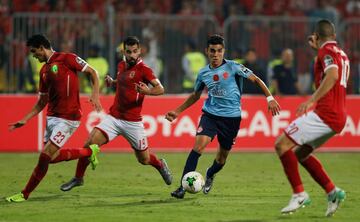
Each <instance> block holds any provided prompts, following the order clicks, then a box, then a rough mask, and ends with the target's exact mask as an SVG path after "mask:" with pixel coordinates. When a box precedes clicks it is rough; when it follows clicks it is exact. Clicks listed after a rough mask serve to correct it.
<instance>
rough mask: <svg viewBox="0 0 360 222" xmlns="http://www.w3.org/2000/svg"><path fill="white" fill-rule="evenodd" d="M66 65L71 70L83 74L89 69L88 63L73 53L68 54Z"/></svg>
mask: <svg viewBox="0 0 360 222" xmlns="http://www.w3.org/2000/svg"><path fill="white" fill-rule="evenodd" d="M65 63H66V65H67V66H68V67H69V68H70V69H72V70H76V71H80V72H83V71H84V70H85V69H86V67H88V63H87V62H86V61H85V60H83V59H82V58H80V57H79V56H77V55H75V54H72V53H68V54H66V57H65Z"/></svg>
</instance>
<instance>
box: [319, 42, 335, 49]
mask: <svg viewBox="0 0 360 222" xmlns="http://www.w3.org/2000/svg"><path fill="white" fill-rule="evenodd" d="M326 44H337V42H336V41H326V42H324V43H323V44H322V45H321V46H320V48H322V47H324V46H325V45H326Z"/></svg>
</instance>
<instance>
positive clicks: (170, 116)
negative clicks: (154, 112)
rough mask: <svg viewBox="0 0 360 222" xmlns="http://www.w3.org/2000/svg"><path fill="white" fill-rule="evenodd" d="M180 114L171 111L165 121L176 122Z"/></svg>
mask: <svg viewBox="0 0 360 222" xmlns="http://www.w3.org/2000/svg"><path fill="white" fill-rule="evenodd" d="M178 115H179V114H178V113H177V112H175V111H170V112H168V113H166V115H165V119H167V120H169V121H170V122H172V121H174V120H175V119H176V118H177V117H178Z"/></svg>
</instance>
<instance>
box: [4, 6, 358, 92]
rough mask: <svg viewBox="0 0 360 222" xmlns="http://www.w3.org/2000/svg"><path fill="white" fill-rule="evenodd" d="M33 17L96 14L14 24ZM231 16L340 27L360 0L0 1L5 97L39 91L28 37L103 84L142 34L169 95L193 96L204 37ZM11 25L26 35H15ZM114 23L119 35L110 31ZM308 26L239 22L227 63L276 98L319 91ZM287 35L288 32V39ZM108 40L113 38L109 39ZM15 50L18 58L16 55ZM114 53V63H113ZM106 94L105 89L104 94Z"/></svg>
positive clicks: (351, 45)
mask: <svg viewBox="0 0 360 222" xmlns="http://www.w3.org/2000/svg"><path fill="white" fill-rule="evenodd" d="M27 12H31V13H59V14H63V13H74V14H78V13H80V14H84V15H88V14H96V19H95V20H85V21H79V20H76V19H73V20H71V21H67V20H66V19H65V18H64V19H62V20H59V21H57V20H56V19H52V20H51V21H50V22H49V24H50V23H51V25H48V26H47V28H46V29H45V30H44V29H42V28H41V27H40V25H39V24H41V25H43V24H42V23H41V21H43V20H41V21H40V20H39V21H37V20H35V19H33V20H31V21H29V20H26V19H25V20H15V19H13V18H14V17H15V15H16V14H15V13H27ZM110 15H113V17H111V18H114V21H109V17H110ZM168 15H178V16H184V17H187V18H189V19H194V18H196V17H201V16H204V15H205V16H206V17H207V18H214V21H212V20H211V22H209V20H202V22H197V21H195V20H189V21H190V22H191V23H190V22H179V21H177V20H171V19H169V20H163V19H164V17H161V16H168ZM126 16H135V19H132V20H125V19H124V17H126ZM136 16H142V17H144V16H145V17H146V16H147V17H146V18H148V19H143V20H136ZM157 16H160V17H157ZM233 16H271V17H273V16H289V17H291V18H297V17H299V18H304V17H306V18H325V19H329V20H331V21H332V22H334V24H336V25H338V24H341V23H342V21H344V20H346V21H352V20H351V19H353V18H360V1H359V0H317V1H315V0H256V1H254V0H0V92H35V91H36V90H37V80H38V77H37V72H38V70H39V67H40V66H41V65H40V64H37V62H36V61H35V60H34V59H33V58H31V57H30V56H29V55H28V54H26V47H25V40H26V37H27V35H28V34H29V33H31V32H30V31H29V30H39V31H41V32H45V34H47V35H48V36H49V37H50V39H51V40H52V43H53V45H54V46H55V47H56V48H55V49H56V50H58V51H65V52H75V53H77V54H78V55H80V56H81V57H83V58H84V59H86V60H87V61H88V62H89V63H91V64H92V65H93V66H94V67H95V68H97V69H98V70H100V71H99V72H100V74H101V77H103V76H105V75H106V74H109V72H110V71H112V72H114V70H111V69H112V68H114V64H116V63H117V62H118V61H119V60H120V59H122V52H121V51H122V50H121V44H120V43H121V41H122V38H124V36H125V35H128V34H131V35H137V36H139V37H140V39H141V40H142V49H143V58H144V60H145V62H146V63H148V64H149V65H150V66H151V67H152V68H153V70H154V71H155V73H156V74H157V75H158V77H159V78H160V79H161V80H162V81H163V82H164V85H165V87H167V88H169V89H170V90H169V92H170V93H181V92H188V91H191V89H192V87H193V81H194V79H195V78H196V73H197V71H198V69H199V68H200V67H202V66H203V65H205V64H206V63H207V61H206V56H205V55H204V54H203V51H204V50H203V49H204V47H205V39H206V36H207V35H208V34H210V33H214V32H220V33H221V32H222V30H223V27H224V26H226V22H225V21H227V20H229V18H231V17H233ZM263 20H264V19H263ZM265 20H266V19H265ZM129 21H131V22H129ZM193 21H194V22H193ZM355 21H356V20H355ZM12 22H13V23H16V25H17V26H16V27H22V28H23V29H21V30H12V27H14V26H13V25H14V24H12ZM112 22H113V23H114V27H115V28H114V30H110V29H109V28H108V27H109V26H108V25H109V24H112ZM45 23H46V22H45ZM210 23H211V24H210ZM254 24H256V25H254ZM349 24H352V23H349ZM38 26H39V27H40V28H39V27H38ZM233 26H234V27H233ZM306 26H308V25H307V24H306V23H301V24H299V25H295V26H291V27H287V26H280V25H278V24H277V23H275V24H271V23H266V22H263V23H261V24H260V23H258V22H256V23H236V22H233V23H231V25H229V26H228V28H229V29H228V30H229V31H230V33H222V34H225V35H227V38H226V40H227V42H228V45H227V50H228V53H227V58H229V59H236V60H238V61H239V62H241V63H243V64H245V65H246V66H248V67H249V68H250V69H252V70H253V71H254V72H255V73H256V74H257V75H259V76H260V77H261V78H262V79H263V80H264V82H265V83H267V85H269V86H271V89H272V90H273V92H274V93H275V94H278V95H294V94H309V93H311V91H312V90H313V87H312V84H311V82H312V77H311V76H312V75H311V67H312V62H313V57H312V55H313V54H312V52H311V51H309V50H307V49H305V48H306V47H305V46H306V44H305V43H306V35H307V34H309V32H310V31H309V30H310V29H311V27H306ZM24 27H25V28H24ZM111 31H113V33H112V32H111ZM284 31H288V33H285V34H284ZM343 31H344V32H343V33H342V34H341V36H340V35H339V37H340V38H342V39H352V40H353V41H346V40H344V41H342V42H341V43H342V44H343V45H344V48H345V50H346V49H348V50H349V51H347V53H348V54H349V57H350V59H351V64H352V75H351V76H352V77H351V80H350V82H351V83H350V84H353V85H352V87H349V89H348V90H349V92H350V93H359V87H358V85H360V84H359V82H360V81H359V80H358V79H359V77H358V76H359V75H360V73H359V72H360V68H359V67H360V65H359V64H360V55H359V52H360V34H359V33H360V25H358V24H356V25H352V26H349V27H347V26H345V28H344V29H343ZM294 33H295V34H294ZM109 35H113V37H110V38H109ZM109 39H112V40H111V41H112V43H113V45H112V44H109V41H108V40H109ZM240 39H241V41H239V40H240ZM112 46H115V47H112ZM11 50H13V51H14V52H17V53H15V54H13V55H10V54H9V53H10V51H11ZM111 54H114V56H113V57H112V56H109V55H111ZM10 60H11V61H10ZM7 64H8V65H7ZM9 64H10V65H9ZM9 67H10V68H9ZM15 69H16V75H15V76H12V75H11V74H10V71H12V70H15ZM14 73H15V71H14ZM110 74H111V73H110ZM11 81H14V82H16V84H15V86H12V87H11V88H10V89H9V88H6V87H7V86H6V85H7V84H8V83H10V82H11ZM81 84H82V85H83V87H81V88H82V90H83V92H85V93H86V92H87V91H88V80H87V79H82V81H81ZM108 92H110V91H109V90H106V89H105V87H104V89H103V93H108ZM244 92H245V93H249V94H257V93H259V92H260V91H259V90H258V89H256V88H252V87H251V86H250V84H245V89H244Z"/></svg>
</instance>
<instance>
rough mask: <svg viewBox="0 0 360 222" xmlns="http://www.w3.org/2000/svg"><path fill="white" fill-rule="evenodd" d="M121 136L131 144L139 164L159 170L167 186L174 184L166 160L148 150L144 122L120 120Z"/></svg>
mask: <svg viewBox="0 0 360 222" xmlns="http://www.w3.org/2000/svg"><path fill="white" fill-rule="evenodd" d="M118 124H119V127H120V128H121V129H122V130H121V135H123V136H124V138H125V139H126V140H127V141H128V142H129V144H130V145H131V147H132V148H133V150H134V151H135V156H136V158H137V160H138V162H139V163H141V164H143V165H151V166H153V167H154V168H155V169H157V170H158V171H159V173H160V175H161V176H162V178H163V180H164V181H165V183H166V184H167V185H170V184H171V183H172V175H171V172H170V169H169V167H168V165H167V163H166V161H165V159H158V158H157V156H156V155H155V154H154V153H152V152H150V150H149V149H148V140H147V137H146V134H145V129H144V124H143V123H142V122H134V121H125V120H119V122H118Z"/></svg>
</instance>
